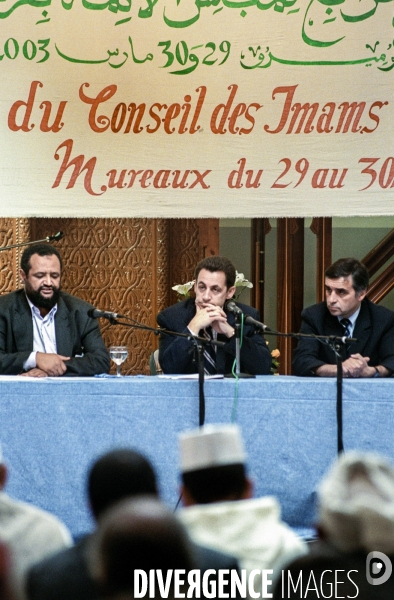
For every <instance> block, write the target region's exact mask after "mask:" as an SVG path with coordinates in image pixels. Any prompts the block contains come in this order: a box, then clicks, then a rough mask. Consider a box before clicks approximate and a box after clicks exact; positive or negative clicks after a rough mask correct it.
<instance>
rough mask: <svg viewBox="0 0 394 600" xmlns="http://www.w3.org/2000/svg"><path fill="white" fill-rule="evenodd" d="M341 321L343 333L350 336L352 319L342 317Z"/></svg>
mask: <svg viewBox="0 0 394 600" xmlns="http://www.w3.org/2000/svg"><path fill="white" fill-rule="evenodd" d="M339 322H340V324H341V325H342V329H343V335H344V336H345V337H350V324H351V323H350V319H341V320H340V321H339Z"/></svg>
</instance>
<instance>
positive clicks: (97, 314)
mask: <svg viewBox="0 0 394 600" xmlns="http://www.w3.org/2000/svg"><path fill="white" fill-rule="evenodd" d="M88 316H89V317H91V318H92V319H109V320H110V321H112V320H114V319H119V318H120V319H121V318H125V317H123V315H120V314H119V313H116V312H110V311H108V310H99V309H98V308H89V310H88Z"/></svg>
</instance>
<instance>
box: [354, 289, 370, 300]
mask: <svg viewBox="0 0 394 600" xmlns="http://www.w3.org/2000/svg"><path fill="white" fill-rule="evenodd" d="M367 291H368V290H361V292H357V293H356V298H357V300H360V302H361V301H362V300H364V298H365V296H366V295H367Z"/></svg>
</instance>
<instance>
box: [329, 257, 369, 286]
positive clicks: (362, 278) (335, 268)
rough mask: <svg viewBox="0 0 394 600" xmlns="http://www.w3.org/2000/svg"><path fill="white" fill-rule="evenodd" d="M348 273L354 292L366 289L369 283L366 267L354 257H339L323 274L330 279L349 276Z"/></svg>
mask: <svg viewBox="0 0 394 600" xmlns="http://www.w3.org/2000/svg"><path fill="white" fill-rule="evenodd" d="M350 275H351V277H352V282H353V289H354V291H355V292H356V294H358V293H360V292H363V291H364V290H366V289H367V287H368V284H369V275H368V271H367V268H366V266H365V265H363V263H361V262H360V261H359V260H357V259H356V258H339V259H338V260H337V261H335V262H334V263H333V264H332V265H331V266H330V267H328V269H326V272H325V276H326V277H329V278H330V279H338V278H339V277H349V276H350Z"/></svg>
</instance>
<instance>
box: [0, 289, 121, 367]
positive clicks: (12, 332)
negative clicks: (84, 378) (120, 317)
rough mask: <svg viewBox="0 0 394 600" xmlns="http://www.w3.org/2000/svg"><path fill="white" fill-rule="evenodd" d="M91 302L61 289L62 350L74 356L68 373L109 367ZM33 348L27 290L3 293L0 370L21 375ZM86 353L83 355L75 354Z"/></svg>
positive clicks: (58, 315)
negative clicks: (91, 309) (91, 315)
mask: <svg viewBox="0 0 394 600" xmlns="http://www.w3.org/2000/svg"><path fill="white" fill-rule="evenodd" d="M89 308H91V306H90V304H88V303H87V302H85V301H84V300H81V299H80V298H75V296H71V295H70V294H66V293H65V292H60V298H59V301H58V306H57V312H56V315H55V331H56V344H57V352H58V354H62V355H63V356H70V357H74V358H71V359H70V360H69V361H67V362H66V366H67V371H66V373H65V375H96V374H99V373H107V372H108V371H109V366H110V363H109V356H108V351H107V349H106V347H105V345H104V342H103V338H102V337H101V333H100V328H99V325H98V323H97V320H95V319H92V318H90V317H89V316H88V314H87V311H88V309H89ZM32 351H33V320H32V315H31V309H30V306H29V304H28V302H27V300H26V295H25V291H24V290H23V289H22V290H18V291H16V292H12V293H11V294H6V295H5V296H2V297H0V373H1V374H3V375H4V374H5V375H18V374H19V373H22V371H23V363H24V362H25V361H26V360H27V358H28V357H29V355H30V353H31V352H32ZM81 354H83V357H78V358H75V357H76V356H77V355H81Z"/></svg>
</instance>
